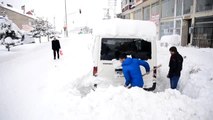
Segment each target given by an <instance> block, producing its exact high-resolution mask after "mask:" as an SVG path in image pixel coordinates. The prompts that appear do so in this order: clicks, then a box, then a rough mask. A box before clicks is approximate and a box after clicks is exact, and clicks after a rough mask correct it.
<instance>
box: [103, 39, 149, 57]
mask: <svg viewBox="0 0 213 120" xmlns="http://www.w3.org/2000/svg"><path fill="white" fill-rule="evenodd" d="M151 50H152V48H151V42H148V41H145V40H142V39H134V38H133V39H131V38H128V39H127V38H103V39H102V41H101V60H112V59H118V58H119V55H120V54H121V53H123V52H124V53H126V54H129V55H131V56H132V57H133V58H138V59H142V60H148V59H151V56H152V51H151Z"/></svg>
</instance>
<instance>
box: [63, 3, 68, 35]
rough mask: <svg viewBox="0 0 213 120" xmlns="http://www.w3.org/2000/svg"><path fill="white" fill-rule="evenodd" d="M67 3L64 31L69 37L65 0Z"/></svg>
mask: <svg viewBox="0 0 213 120" xmlns="http://www.w3.org/2000/svg"><path fill="white" fill-rule="evenodd" d="M64 3H65V25H64V32H65V37H68V25H67V2H66V0H64Z"/></svg>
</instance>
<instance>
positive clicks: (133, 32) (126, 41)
mask: <svg viewBox="0 0 213 120" xmlns="http://www.w3.org/2000/svg"><path fill="white" fill-rule="evenodd" d="M96 26H97V27H96V28H94V29H93V35H94V36H93V39H94V46H93V62H94V67H93V75H94V76H97V77H99V78H102V80H103V81H104V80H105V81H104V82H105V83H106V84H107V83H108V84H110V85H115V86H119V85H123V84H124V82H125V79H124V77H123V73H122V67H121V63H120V61H119V60H118V58H119V55H120V54H121V53H123V52H125V53H127V54H128V55H129V57H134V58H138V59H142V60H147V62H148V63H149V65H150V68H154V67H155V66H156V65H157V54H156V26H155V24H154V23H153V22H150V21H139V20H127V19H111V20H103V21H101V22H100V23H97V25H96ZM141 70H142V73H143V74H144V73H145V69H144V68H143V67H141ZM154 79H156V70H154V72H153V74H149V75H147V76H144V87H150V86H152V83H153V81H152V80H154ZM103 81H102V82H103Z"/></svg>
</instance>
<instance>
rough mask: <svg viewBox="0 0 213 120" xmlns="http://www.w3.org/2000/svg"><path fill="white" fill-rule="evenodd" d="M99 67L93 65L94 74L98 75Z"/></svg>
mask: <svg viewBox="0 0 213 120" xmlns="http://www.w3.org/2000/svg"><path fill="white" fill-rule="evenodd" d="M97 72H98V67H93V76H97Z"/></svg>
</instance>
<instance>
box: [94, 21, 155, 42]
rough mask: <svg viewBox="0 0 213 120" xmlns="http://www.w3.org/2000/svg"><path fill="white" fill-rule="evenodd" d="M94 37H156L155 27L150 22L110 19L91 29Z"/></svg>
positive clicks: (98, 23)
mask: <svg viewBox="0 0 213 120" xmlns="http://www.w3.org/2000/svg"><path fill="white" fill-rule="evenodd" d="M93 32H94V35H97V36H101V37H108V38H109V37H113V38H125V37H126V38H130V37H131V38H143V39H146V38H147V37H152V38H153V37H156V26H155V24H154V23H153V22H150V21H141V20H128V19H110V20H102V21H99V22H97V24H96V26H95V27H94V28H93Z"/></svg>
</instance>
